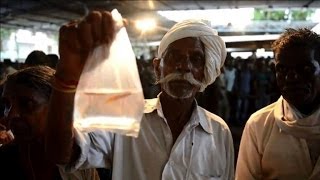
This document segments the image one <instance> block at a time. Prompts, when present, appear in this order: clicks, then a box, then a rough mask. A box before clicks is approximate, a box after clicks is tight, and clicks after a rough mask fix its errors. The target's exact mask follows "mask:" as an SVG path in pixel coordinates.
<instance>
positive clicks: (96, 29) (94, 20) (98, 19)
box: [86, 11, 102, 45]
mask: <svg viewBox="0 0 320 180" xmlns="http://www.w3.org/2000/svg"><path fill="white" fill-rule="evenodd" d="M86 22H88V23H89V24H90V25H91V33H92V37H93V42H94V45H99V44H100V43H101V37H102V34H101V31H102V28H101V25H102V15H101V13H100V12H98V11H93V12H91V13H90V14H89V15H88V16H87V17H86Z"/></svg>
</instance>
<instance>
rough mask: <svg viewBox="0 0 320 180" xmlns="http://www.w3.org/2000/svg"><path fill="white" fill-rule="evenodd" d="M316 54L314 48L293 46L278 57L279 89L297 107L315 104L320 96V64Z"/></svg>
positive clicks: (277, 74) (277, 76)
mask: <svg viewBox="0 0 320 180" xmlns="http://www.w3.org/2000/svg"><path fill="white" fill-rule="evenodd" d="M314 56H315V51H314V50H311V49H308V48H305V47H291V48H287V49H284V50H282V52H281V54H279V55H278V56H277V57H276V66H275V67H276V78H277V83H278V86H279V89H280V91H281V94H282V96H283V97H284V98H285V99H286V100H287V101H288V102H289V103H290V104H292V105H294V106H295V107H301V106H305V105H308V104H313V103H314V101H316V100H317V99H318V97H319V96H320V66H319V62H318V61H317V60H316V59H315V57H314Z"/></svg>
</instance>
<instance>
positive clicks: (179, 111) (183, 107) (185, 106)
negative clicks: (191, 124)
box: [160, 92, 195, 142]
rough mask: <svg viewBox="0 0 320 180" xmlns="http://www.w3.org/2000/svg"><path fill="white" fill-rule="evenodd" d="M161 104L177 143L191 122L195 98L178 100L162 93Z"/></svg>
mask: <svg viewBox="0 0 320 180" xmlns="http://www.w3.org/2000/svg"><path fill="white" fill-rule="evenodd" d="M160 102H161V107H162V112H163V115H164V117H165V118H166V120H167V123H168V125H169V127H170V130H171V133H172V135H173V140H174V142H175V140H176V139H177V138H178V136H179V135H180V133H181V132H182V130H183V127H184V126H185V125H186V124H187V123H188V121H189V120H190V117H191V114H192V112H193V108H194V102H195V101H194V97H190V98H186V99H176V98H173V97H171V96H169V95H168V94H166V93H165V92H162V93H161V95H160Z"/></svg>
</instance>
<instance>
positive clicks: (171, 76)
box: [157, 72, 202, 87]
mask: <svg viewBox="0 0 320 180" xmlns="http://www.w3.org/2000/svg"><path fill="white" fill-rule="evenodd" d="M174 80H186V81H188V82H189V83H190V84H192V85H195V86H198V87H200V86H201V84H202V83H201V82H199V81H198V80H196V79H195V78H194V77H193V74H192V73H190V72H189V73H184V74H181V73H170V74H168V75H166V76H165V77H161V78H160V80H159V81H158V82H157V84H162V83H168V82H170V81H174Z"/></svg>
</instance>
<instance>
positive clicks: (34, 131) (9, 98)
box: [2, 82, 49, 142]
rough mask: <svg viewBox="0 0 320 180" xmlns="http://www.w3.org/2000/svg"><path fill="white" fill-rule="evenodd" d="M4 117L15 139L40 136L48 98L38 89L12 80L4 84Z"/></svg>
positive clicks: (23, 139) (42, 130) (42, 131)
mask: <svg viewBox="0 0 320 180" xmlns="http://www.w3.org/2000/svg"><path fill="white" fill-rule="evenodd" d="M2 99H3V101H4V103H5V109H4V118H5V120H6V122H7V123H8V129H11V130H12V132H13V134H14V136H15V139H16V140H17V141H20V142H21V141H31V140H34V139H35V138H36V139H38V138H42V137H43V135H44V130H45V120H46V116H47V112H48V101H49V100H48V98H47V97H46V96H45V95H43V94H42V93H41V92H40V91H37V90H35V89H33V88H30V87H27V86H25V85H22V84H16V83H14V82H7V83H5V85H4V89H3V93H2Z"/></svg>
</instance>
